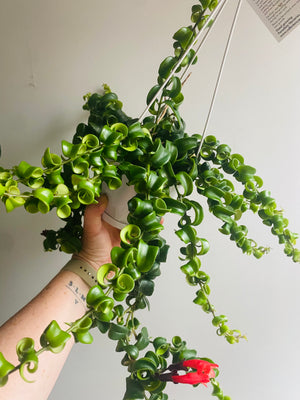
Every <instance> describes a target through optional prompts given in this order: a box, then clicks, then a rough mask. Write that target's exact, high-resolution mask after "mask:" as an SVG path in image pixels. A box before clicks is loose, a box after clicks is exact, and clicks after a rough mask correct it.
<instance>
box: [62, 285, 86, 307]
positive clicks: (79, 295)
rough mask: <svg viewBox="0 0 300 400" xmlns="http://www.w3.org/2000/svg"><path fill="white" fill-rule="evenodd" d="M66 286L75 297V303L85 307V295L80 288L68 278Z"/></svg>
mask: <svg viewBox="0 0 300 400" xmlns="http://www.w3.org/2000/svg"><path fill="white" fill-rule="evenodd" d="M66 288H67V289H69V290H70V291H71V292H72V293H73V295H74V297H75V304H78V303H81V304H82V305H83V306H84V307H86V296H85V295H84V294H82V293H81V291H80V289H79V288H78V286H77V285H76V284H75V283H74V282H73V281H71V280H70V281H69V282H68V283H67V285H66Z"/></svg>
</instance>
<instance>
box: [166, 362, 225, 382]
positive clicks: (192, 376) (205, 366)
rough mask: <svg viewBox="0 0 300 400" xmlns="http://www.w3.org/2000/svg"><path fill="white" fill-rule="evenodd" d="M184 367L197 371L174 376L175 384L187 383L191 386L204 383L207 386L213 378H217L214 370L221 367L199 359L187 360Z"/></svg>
mask: <svg viewBox="0 0 300 400" xmlns="http://www.w3.org/2000/svg"><path fill="white" fill-rule="evenodd" d="M182 365H183V367H187V368H193V369H196V370H197V371H195V372H188V373H187V374H185V375H173V376H172V380H173V382H174V383H187V384H190V385H197V384H198V383H203V384H204V385H205V386H206V383H208V382H209V380H210V379H211V378H214V377H215V371H214V370H213V368H218V367H219V366H218V365H217V364H212V363H210V362H208V361H205V360H198V359H194V360H185V361H183V363H182Z"/></svg>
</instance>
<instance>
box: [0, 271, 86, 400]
mask: <svg viewBox="0 0 300 400" xmlns="http://www.w3.org/2000/svg"><path fill="white" fill-rule="evenodd" d="M88 289H89V288H88V285H87V284H86V283H85V282H84V281H83V280H82V279H81V278H80V277H79V276H77V275H76V274H74V273H73V272H70V271H62V272H60V273H59V274H58V275H57V276H56V277H55V278H54V279H53V280H52V281H51V282H50V283H49V284H48V285H47V286H46V287H45V288H44V289H43V290H42V291H41V292H40V293H39V294H38V295H37V296H36V297H35V298H34V299H33V300H32V301H31V302H30V303H29V304H27V305H26V306H25V307H24V308H22V309H21V310H20V311H19V312H18V313H17V314H15V315H14V316H13V317H12V318H11V319H9V320H8V321H7V322H6V323H5V324H4V325H2V327H0V351H1V352H2V353H3V355H4V357H5V358H6V359H7V360H8V361H10V362H11V363H12V364H14V365H17V364H18V360H17V356H16V350H15V349H16V343H17V342H18V341H19V340H20V339H22V338H23V337H31V338H33V339H34V341H35V348H36V349H38V348H39V338H40V335H41V334H42V332H43V331H44V329H45V328H46V327H47V325H48V324H49V323H50V322H51V321H52V320H56V321H57V322H58V324H59V325H60V327H61V328H62V329H66V328H67V325H65V322H73V321H74V320H76V319H78V318H79V317H81V316H82V315H83V314H84V312H85V310H86V306H85V296H86V294H87V292H88ZM73 343H74V340H73V338H71V339H70V340H69V341H68V343H67V344H66V347H65V349H64V350H63V351H62V352H61V353H60V354H53V353H51V352H49V351H47V352H44V353H43V354H41V355H40V357H39V368H38V371H37V372H36V373H35V374H34V375H31V376H29V377H28V378H29V379H30V380H35V382H34V383H31V384H28V383H26V382H24V381H23V380H22V379H21V378H20V376H19V374H18V373H17V372H15V373H13V374H11V375H10V376H9V380H8V383H7V384H6V385H5V386H4V387H2V388H0V400H7V399H14V400H19V399H20V400H21V399H22V400H27V399H28V400H29V399H30V400H35V399H36V400H43V399H47V398H48V396H49V393H50V392H51V390H52V388H53V386H54V384H55V382H56V379H57V377H58V375H59V373H60V371H61V369H62V367H63V365H64V363H65V361H66V359H67V357H68V354H69V352H70V350H71V348H72V346H73Z"/></svg>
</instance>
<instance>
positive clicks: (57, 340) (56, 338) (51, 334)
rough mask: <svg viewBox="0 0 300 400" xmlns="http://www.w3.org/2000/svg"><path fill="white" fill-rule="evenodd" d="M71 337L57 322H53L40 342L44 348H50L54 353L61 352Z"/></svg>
mask: <svg viewBox="0 0 300 400" xmlns="http://www.w3.org/2000/svg"><path fill="white" fill-rule="evenodd" d="M70 337H71V335H70V334H69V333H67V332H65V331H63V330H62V329H61V328H60V327H59V325H58V323H57V322H56V321H52V322H51V323H50V324H49V325H48V327H47V328H46V329H45V331H44V332H43V334H42V336H41V338H40V342H41V346H42V347H48V348H49V350H50V351H51V352H52V353H59V352H61V351H62V350H63V349H64V347H65V345H66V343H67V341H68V340H69V339H70Z"/></svg>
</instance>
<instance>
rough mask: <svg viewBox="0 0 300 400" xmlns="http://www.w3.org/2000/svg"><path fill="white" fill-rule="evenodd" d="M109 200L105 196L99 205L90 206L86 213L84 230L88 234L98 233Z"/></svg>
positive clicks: (101, 198)
mask: <svg viewBox="0 0 300 400" xmlns="http://www.w3.org/2000/svg"><path fill="white" fill-rule="evenodd" d="M107 203H108V198H107V196H106V195H105V194H103V195H101V197H100V198H99V199H98V203H97V204H90V205H89V206H87V207H86V209H85V212H84V223H83V228H84V230H85V231H86V232H88V233H96V232H98V231H99V228H101V224H102V214H103V213H104V211H105V208H106V207H107Z"/></svg>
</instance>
